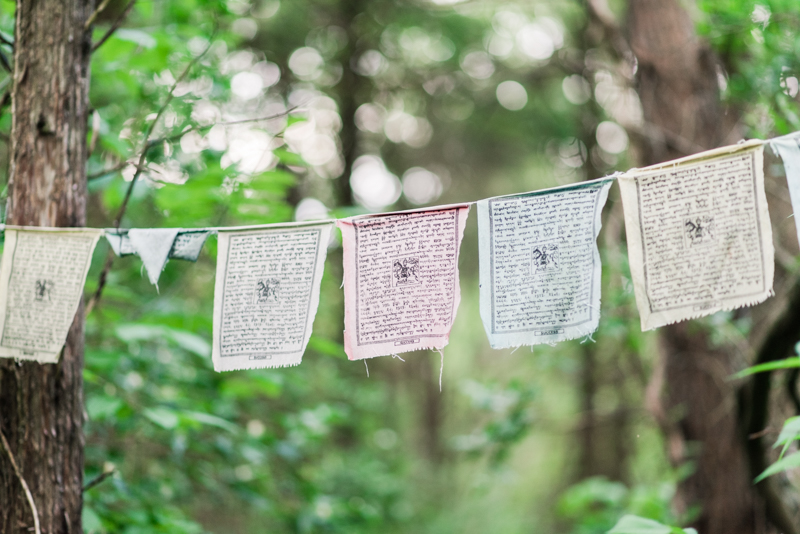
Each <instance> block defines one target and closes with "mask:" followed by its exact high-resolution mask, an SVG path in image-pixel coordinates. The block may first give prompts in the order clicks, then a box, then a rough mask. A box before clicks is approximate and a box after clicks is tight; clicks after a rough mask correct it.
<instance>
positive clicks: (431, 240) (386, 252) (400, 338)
mask: <svg viewBox="0 0 800 534" xmlns="http://www.w3.org/2000/svg"><path fill="white" fill-rule="evenodd" d="M468 214H469V205H468V204H456V205H449V206H440V207H436V208H426V209H424V210H413V211H403V212H395V213H386V214H380V215H369V216H364V217H354V218H350V219H342V220H339V221H337V222H336V224H337V226H339V228H340V229H341V230H342V243H343V246H344V310H345V319H344V324H345V332H344V350H345V352H346V353H347V357H348V358H349V359H351V360H363V359H364V358H374V357H376V356H387V355H390V354H398V353H401V352H408V351H412V350H420V349H441V348H443V347H444V346H446V345H447V342H448V339H449V337H450V328H451V327H452V326H453V321H454V320H455V316H456V310H458V304H459V302H461V290H460V288H459V285H458V252H459V249H460V246H461V238H462V237H463V236H464V227H465V225H466V222H467V215H468Z"/></svg>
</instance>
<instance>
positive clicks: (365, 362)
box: [364, 360, 369, 378]
mask: <svg viewBox="0 0 800 534" xmlns="http://www.w3.org/2000/svg"><path fill="white" fill-rule="evenodd" d="M364 367H366V368H367V378H369V365H367V360H364Z"/></svg>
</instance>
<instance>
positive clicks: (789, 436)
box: [774, 416, 800, 448]
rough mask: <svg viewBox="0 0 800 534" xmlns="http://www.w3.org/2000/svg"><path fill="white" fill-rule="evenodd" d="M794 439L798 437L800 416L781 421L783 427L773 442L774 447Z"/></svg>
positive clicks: (799, 433) (799, 436)
mask: <svg viewBox="0 0 800 534" xmlns="http://www.w3.org/2000/svg"><path fill="white" fill-rule="evenodd" d="M796 439H800V416H798V417H790V418H789V419H787V420H786V422H784V423H783V429H782V430H781V433H780V435H779V436H778V440H777V441H776V442H775V445H774V448H777V447H778V446H780V445H786V444H789V443H791V442H793V441H794V440H796Z"/></svg>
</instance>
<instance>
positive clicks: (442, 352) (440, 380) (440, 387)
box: [434, 349, 444, 393]
mask: <svg viewBox="0 0 800 534" xmlns="http://www.w3.org/2000/svg"><path fill="white" fill-rule="evenodd" d="M434 350H435V351H436V352H438V353H439V355H440V356H441V357H442V366H441V367H439V393H441V392H442V374H444V350H442V349H434Z"/></svg>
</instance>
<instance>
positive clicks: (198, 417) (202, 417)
mask: <svg viewBox="0 0 800 534" xmlns="http://www.w3.org/2000/svg"><path fill="white" fill-rule="evenodd" d="M183 415H184V416H185V417H186V418H188V419H190V420H191V421H195V422H197V423H201V424H204V425H211V426H215V427H217V428H221V429H223V430H227V431H228V432H230V433H232V434H235V433H237V432H238V431H239V427H237V426H236V425H234V424H233V423H231V422H230V421H226V420H225V419H223V418H221V417H217V416H216V415H211V414H208V413H202V412H185V413H184V414H183Z"/></svg>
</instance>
